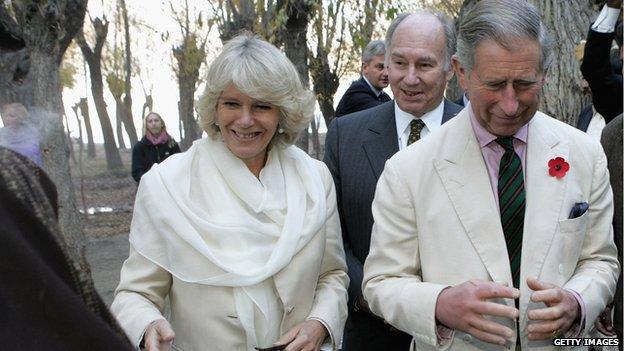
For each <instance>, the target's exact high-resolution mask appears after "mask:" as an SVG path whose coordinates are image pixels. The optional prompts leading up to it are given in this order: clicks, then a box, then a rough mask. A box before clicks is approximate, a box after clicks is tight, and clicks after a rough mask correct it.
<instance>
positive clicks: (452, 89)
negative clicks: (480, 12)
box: [444, 0, 479, 101]
mask: <svg viewBox="0 0 624 351" xmlns="http://www.w3.org/2000/svg"><path fill="white" fill-rule="evenodd" d="M477 2H479V0H465V1H464V3H463V4H462V6H461V8H460V10H459V16H458V17H457V18H456V19H455V33H458V32H459V26H460V25H461V23H462V21H463V20H464V17H465V16H466V13H468V11H470V9H472V8H473V7H474V5H476V4H477ZM453 51H455V48H453ZM463 94H464V90H463V89H462V88H461V87H460V86H459V82H458V81H457V75H453V78H451V80H450V81H449V82H448V84H447V85H446V92H445V94H444V95H445V96H446V98H447V99H449V100H452V101H456V100H458V99H459V98H460V97H462V96H463Z"/></svg>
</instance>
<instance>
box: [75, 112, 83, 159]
mask: <svg viewBox="0 0 624 351" xmlns="http://www.w3.org/2000/svg"><path fill="white" fill-rule="evenodd" d="M79 107H80V104H74V106H72V110H73V111H74V115H75V116H76V124H77V125H78V145H79V146H80V148H81V149H80V152H81V153H82V145H84V139H83V138H82V122H81V121H80V115H78V108H79Z"/></svg>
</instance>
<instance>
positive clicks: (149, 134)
mask: <svg viewBox="0 0 624 351" xmlns="http://www.w3.org/2000/svg"><path fill="white" fill-rule="evenodd" d="M143 125H144V126H145V131H144V136H143V138H141V140H139V142H138V143H136V145H134V147H133V148H132V178H134V180H135V181H136V182H137V183H138V182H139V181H140V180H141V177H142V176H143V174H145V172H147V171H149V170H150V168H152V166H153V165H154V164H155V163H161V162H162V161H164V160H165V159H166V158H167V157H169V156H171V155H173V154H177V153H178V152H180V146H179V145H178V143H177V142H176V141H175V140H174V139H173V137H172V136H171V135H169V133H167V127H166V126H165V121H164V120H163V119H162V117H160V115H159V114H158V113H156V112H150V113H148V114H147V116H145V121H144V123H143Z"/></svg>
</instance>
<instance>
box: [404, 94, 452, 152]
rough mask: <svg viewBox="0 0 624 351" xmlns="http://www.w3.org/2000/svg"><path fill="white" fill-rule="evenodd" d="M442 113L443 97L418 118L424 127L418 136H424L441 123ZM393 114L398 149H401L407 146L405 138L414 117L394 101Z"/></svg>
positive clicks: (407, 136)
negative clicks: (435, 105)
mask: <svg viewBox="0 0 624 351" xmlns="http://www.w3.org/2000/svg"><path fill="white" fill-rule="evenodd" d="M443 115H444V99H442V101H441V102H440V104H439V105H438V106H437V107H436V108H434V109H433V110H431V111H429V112H427V113H425V114H424V115H422V117H420V120H421V121H423V122H424V123H425V127H424V128H423V129H422V131H421V132H420V137H421V138H424V137H426V136H427V135H429V134H430V133H432V132H434V131H435V130H436V129H438V128H440V125H442V116H443ZM394 116H395V122H396V130H397V136H398V138H399V150H403V149H404V148H405V147H406V146H407V139H408V138H409V133H410V122H411V121H412V119H414V118H416V117H414V116H413V115H411V114H409V113H407V112H405V111H403V110H401V108H400V107H399V105H398V104H397V103H396V101H395V102H394Z"/></svg>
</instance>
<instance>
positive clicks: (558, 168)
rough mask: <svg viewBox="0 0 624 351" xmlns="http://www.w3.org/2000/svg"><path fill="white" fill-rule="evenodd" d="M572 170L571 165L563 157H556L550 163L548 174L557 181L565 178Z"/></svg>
mask: <svg viewBox="0 0 624 351" xmlns="http://www.w3.org/2000/svg"><path fill="white" fill-rule="evenodd" d="M569 170H570V164H569V163H567V162H566V160H565V159H564V158H563V157H555V158H553V159H551V160H550V161H548V174H550V176H551V177H556V178H557V179H561V178H563V177H564V176H565V175H566V173H568V171H569Z"/></svg>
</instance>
